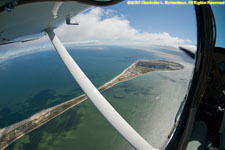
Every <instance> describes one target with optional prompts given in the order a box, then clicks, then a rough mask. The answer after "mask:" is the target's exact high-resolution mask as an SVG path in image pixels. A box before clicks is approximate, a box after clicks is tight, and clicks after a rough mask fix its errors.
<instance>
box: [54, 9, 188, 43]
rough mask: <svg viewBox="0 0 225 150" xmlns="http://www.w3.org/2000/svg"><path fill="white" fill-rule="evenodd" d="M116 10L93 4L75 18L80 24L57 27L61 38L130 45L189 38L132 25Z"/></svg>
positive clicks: (184, 41) (176, 41)
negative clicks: (94, 6) (149, 31)
mask: <svg viewBox="0 0 225 150" xmlns="http://www.w3.org/2000/svg"><path fill="white" fill-rule="evenodd" d="M115 14H116V12H115V11H113V10H104V9H102V8H93V9H91V10H90V11H88V12H86V13H83V14H80V15H78V16H76V17H74V18H73V20H75V21H78V22H80V25H78V26H68V25H66V24H64V25H62V26H61V27H59V28H58V29H57V31H56V32H57V33H58V34H59V37H60V39H62V40H64V41H69V40H74V41H77V40H80V41H81V40H89V41H90V40H98V41H102V43H105V44H117V45H121V44H122V45H124V44H127V45H130V44H134V43H136V44H137V45H138V44H139V45H161V46H162V45H163V46H175V47H177V46H179V45H181V44H184V43H186V42H190V40H184V39H181V38H178V37H172V36H171V35H170V34H169V33H167V32H162V33H148V32H141V31H139V30H137V29H135V28H133V27H131V25H130V22H129V21H128V20H127V19H125V17H124V16H122V17H120V16H118V15H115Z"/></svg>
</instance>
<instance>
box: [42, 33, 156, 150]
mask: <svg viewBox="0 0 225 150" xmlns="http://www.w3.org/2000/svg"><path fill="white" fill-rule="evenodd" d="M46 32H47V34H48V36H49V38H50V40H51V42H52V44H53V45H54V47H55V49H56V51H57V52H58V54H59V56H60V57H61V59H62V60H63V62H64V63H65V65H66V67H67V68H68V69H69V71H70V73H71V74H72V76H73V77H74V79H75V80H76V81H77V83H78V84H79V85H80V87H81V88H82V90H83V91H84V92H85V93H86V94H87V96H88V97H89V99H90V100H91V101H92V103H93V104H94V105H95V106H96V108H97V109H98V110H99V111H100V112H101V113H102V115H103V116H104V117H105V119H106V120H108V121H109V123H110V124H111V125H112V126H113V127H114V128H115V129H116V130H117V131H118V132H119V133H120V134H121V135H122V136H123V137H124V138H125V139H126V140H127V141H128V142H129V143H130V144H131V145H132V146H133V147H134V148H135V149H138V150H155V148H153V147H152V146H151V145H150V144H149V143H148V142H147V141H145V140H144V139H143V138H142V137H141V136H140V135H139V134H138V133H137V132H136V131H135V130H134V129H133V128H132V127H131V126H130V125H129V124H128V123H127V122H126V121H125V120H124V119H123V118H122V117H121V116H120V114H119V113H118V112H117V111H116V110H115V109H114V108H113V107H112V106H111V105H110V103H109V102H108V101H107V100H106V99H105V98H104V97H103V96H102V94H101V93H100V92H99V91H98V90H97V88H96V87H95V86H94V85H93V84H92V83H91V81H90V80H89V79H88V78H87V76H86V75H85V74H84V73H83V71H82V70H81V69H80V67H79V66H78V65H77V63H76V62H75V61H74V60H73V58H72V57H71V56H70V54H69V53H68V52H67V50H66V49H65V47H64V46H63V44H62V43H61V41H60V40H59V39H58V37H57V36H56V35H55V33H54V31H53V30H49V31H46Z"/></svg>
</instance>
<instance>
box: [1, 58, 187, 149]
mask: <svg viewBox="0 0 225 150" xmlns="http://www.w3.org/2000/svg"><path fill="white" fill-rule="evenodd" d="M157 67H158V68H157ZM183 68H184V67H183V66H182V65H181V64H178V63H175V62H171V61H165V60H138V61H136V62H134V63H133V64H131V65H130V66H129V67H128V68H126V69H125V70H124V71H123V72H122V73H120V74H119V75H117V76H116V77H114V78H113V79H112V80H110V81H109V82H106V83H105V84H103V85H102V86H101V87H99V88H98V90H99V91H100V92H102V91H104V90H107V89H109V88H111V87H113V86H114V85H116V84H118V83H120V82H125V81H128V80H131V79H133V78H136V77H139V76H142V75H145V74H148V73H150V72H154V71H166V72H168V71H176V70H181V69H183ZM87 99H88V97H87V96H86V95H85V94H82V95H80V96H78V97H75V98H73V99H70V100H68V101H66V102H63V103H61V104H58V105H56V106H53V107H50V108H47V109H44V110H42V111H40V112H37V113H36V114H34V115H32V116H31V117H29V118H27V119H25V120H22V121H20V122H17V123H15V124H12V125H10V126H8V127H5V128H2V129H0V150H3V149H5V148H7V147H8V146H9V145H10V144H12V143H13V142H15V141H17V140H18V139H20V138H21V137H23V136H24V135H26V134H28V133H30V132H32V131H33V130H35V129H37V128H39V127H41V126H42V125H44V124H45V123H47V122H49V121H51V120H52V119H54V118H55V117H57V116H59V115H61V114H62V113H64V112H66V111H67V110H69V109H71V108H73V107H75V106H76V105H78V104H80V103H82V102H83V101H85V100H87Z"/></svg>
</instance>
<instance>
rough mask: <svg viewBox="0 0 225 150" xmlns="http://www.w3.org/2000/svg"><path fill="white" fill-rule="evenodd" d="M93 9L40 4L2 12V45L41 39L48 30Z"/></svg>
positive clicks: (73, 3) (83, 6) (78, 4)
mask: <svg viewBox="0 0 225 150" xmlns="http://www.w3.org/2000/svg"><path fill="white" fill-rule="evenodd" d="M89 7H91V5H87V4H81V3H78V2H68V3H63V2H54V1H52V2H40V3H28V4H23V5H22V4H21V5H18V6H15V7H14V8H12V9H10V10H8V9H7V8H5V10H2V11H1V12H0V20H1V23H0V44H7V43H13V42H19V41H27V40H31V39H37V38H40V36H41V35H42V36H43V35H44V34H43V33H44V32H45V30H46V29H50V28H51V29H54V28H57V27H58V26H60V25H61V24H62V23H63V22H64V21H65V20H66V18H68V17H73V16H75V15H77V14H78V13H80V12H81V11H84V10H86V9H88V8H89Z"/></svg>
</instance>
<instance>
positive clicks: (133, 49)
mask: <svg viewBox="0 0 225 150" xmlns="http://www.w3.org/2000/svg"><path fill="white" fill-rule="evenodd" d="M93 1H95V2H110V3H111V1H110V0H93ZM93 1H92V2H93ZM112 3H113V1H112ZM79 12H81V13H80V14H79ZM71 14H78V15H77V16H74V17H73V16H72V15H71ZM18 18H20V19H19V20H18ZM1 19H2V20H3V19H4V20H5V22H6V23H7V24H6V25H5V26H4V29H1V28H0V41H1V40H2V41H3V40H5V41H8V40H10V37H17V35H25V34H26V33H33V32H34V31H38V32H42V33H45V32H43V31H46V32H47V33H49V32H50V31H51V30H49V29H54V32H55V33H56V35H57V36H58V37H59V39H60V40H61V41H62V43H63V45H64V46H65V48H66V49H67V50H68V51H69V53H70V54H71V56H72V57H73V59H75V61H76V62H77V64H78V65H79V66H80V68H81V69H82V70H83V72H84V73H85V74H86V75H87V77H88V78H89V79H90V80H91V81H92V82H93V84H94V85H95V86H96V87H97V88H98V89H99V91H100V92H101V93H102V94H103V96H104V97H105V98H106V99H107V100H108V101H109V103H110V104H111V105H112V106H113V107H114V108H115V109H116V110H117V111H118V112H119V113H120V114H121V116H122V117H124V119H125V120H127V122H128V123H129V124H130V125H131V126H132V127H133V128H134V129H135V130H136V131H137V132H138V133H139V134H140V135H141V136H142V137H143V138H144V139H145V140H146V141H147V142H148V143H150V144H151V146H152V147H154V148H156V149H163V148H164V146H165V145H166V143H167V142H168V140H169V139H170V136H171V135H172V133H173V131H174V129H175V128H176V124H175V123H176V121H178V120H179V114H180V112H182V109H183V107H182V106H183V105H184V104H185V100H186V95H187V92H188V88H189V84H190V81H191V79H192V73H193V68H194V65H195V59H194V57H195V51H196V44H197V27H196V17H195V9H194V6H193V5H166V4H158V5H153V4H152V5H151V4H147V5H144V4H143V5H142V4H140V5H135V4H131V3H128V1H122V2H121V3H119V4H116V5H112V6H105V7H90V6H89V5H86V4H84V3H74V2H70V1H67V2H58V1H57V2H55V1H54V2H51V1H50V2H37V3H28V4H23V5H19V6H16V7H14V8H12V9H10V10H9V11H3V12H1V13H0V20H1ZM66 19H68V20H69V23H68V21H67V23H66V22H65V21H66ZM62 20H63V21H64V23H63V24H62V25H61V26H57V25H59V24H60V22H63V21H62ZM2 24H3V23H2ZM0 25H1V24H0ZM33 35H34V34H33ZM6 37H8V38H6ZM53 37H54V38H55V36H53ZM190 53H191V55H190ZM10 125H12V126H10ZM17 137H21V138H18V140H15V139H16V138H17ZM10 143H12V144H10ZM7 144H10V145H9V146H7ZM4 146H5V147H7V149H8V150H14V149H23V150H30V149H32V150H39V149H49V150H50V149H54V150H62V149H65V150H66V149H68V150H69V149H79V150H89V149H94V150H95V149H96V150H108V149H109V150H125V149H133V147H132V146H131V145H129V144H128V143H127V141H126V140H124V139H123V138H122V137H121V136H120V135H119V134H118V133H117V132H116V131H115V130H114V129H113V128H112V126H110V124H109V123H108V122H107V121H106V120H105V119H104V117H103V116H102V115H101V114H100V113H99V112H98V111H97V109H96V108H95V107H94V106H93V104H92V103H91V101H90V100H89V99H88V97H86V95H85V94H84V92H83V91H82V90H81V88H80V86H79V85H78V84H77V82H76V81H75V80H74V78H73V77H72V76H71V74H70V72H69V71H68V70H67V68H66V67H65V65H64V63H63V61H62V60H61V59H60V57H59V56H58V54H57V52H56V51H55V48H54V47H53V46H52V43H51V41H50V40H49V38H48V37H47V36H44V37H43V38H40V39H36V40H32V39H31V40H30V41H29V42H19V43H13V44H9V45H1V46H0V149H1V148H2V147H4Z"/></svg>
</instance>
